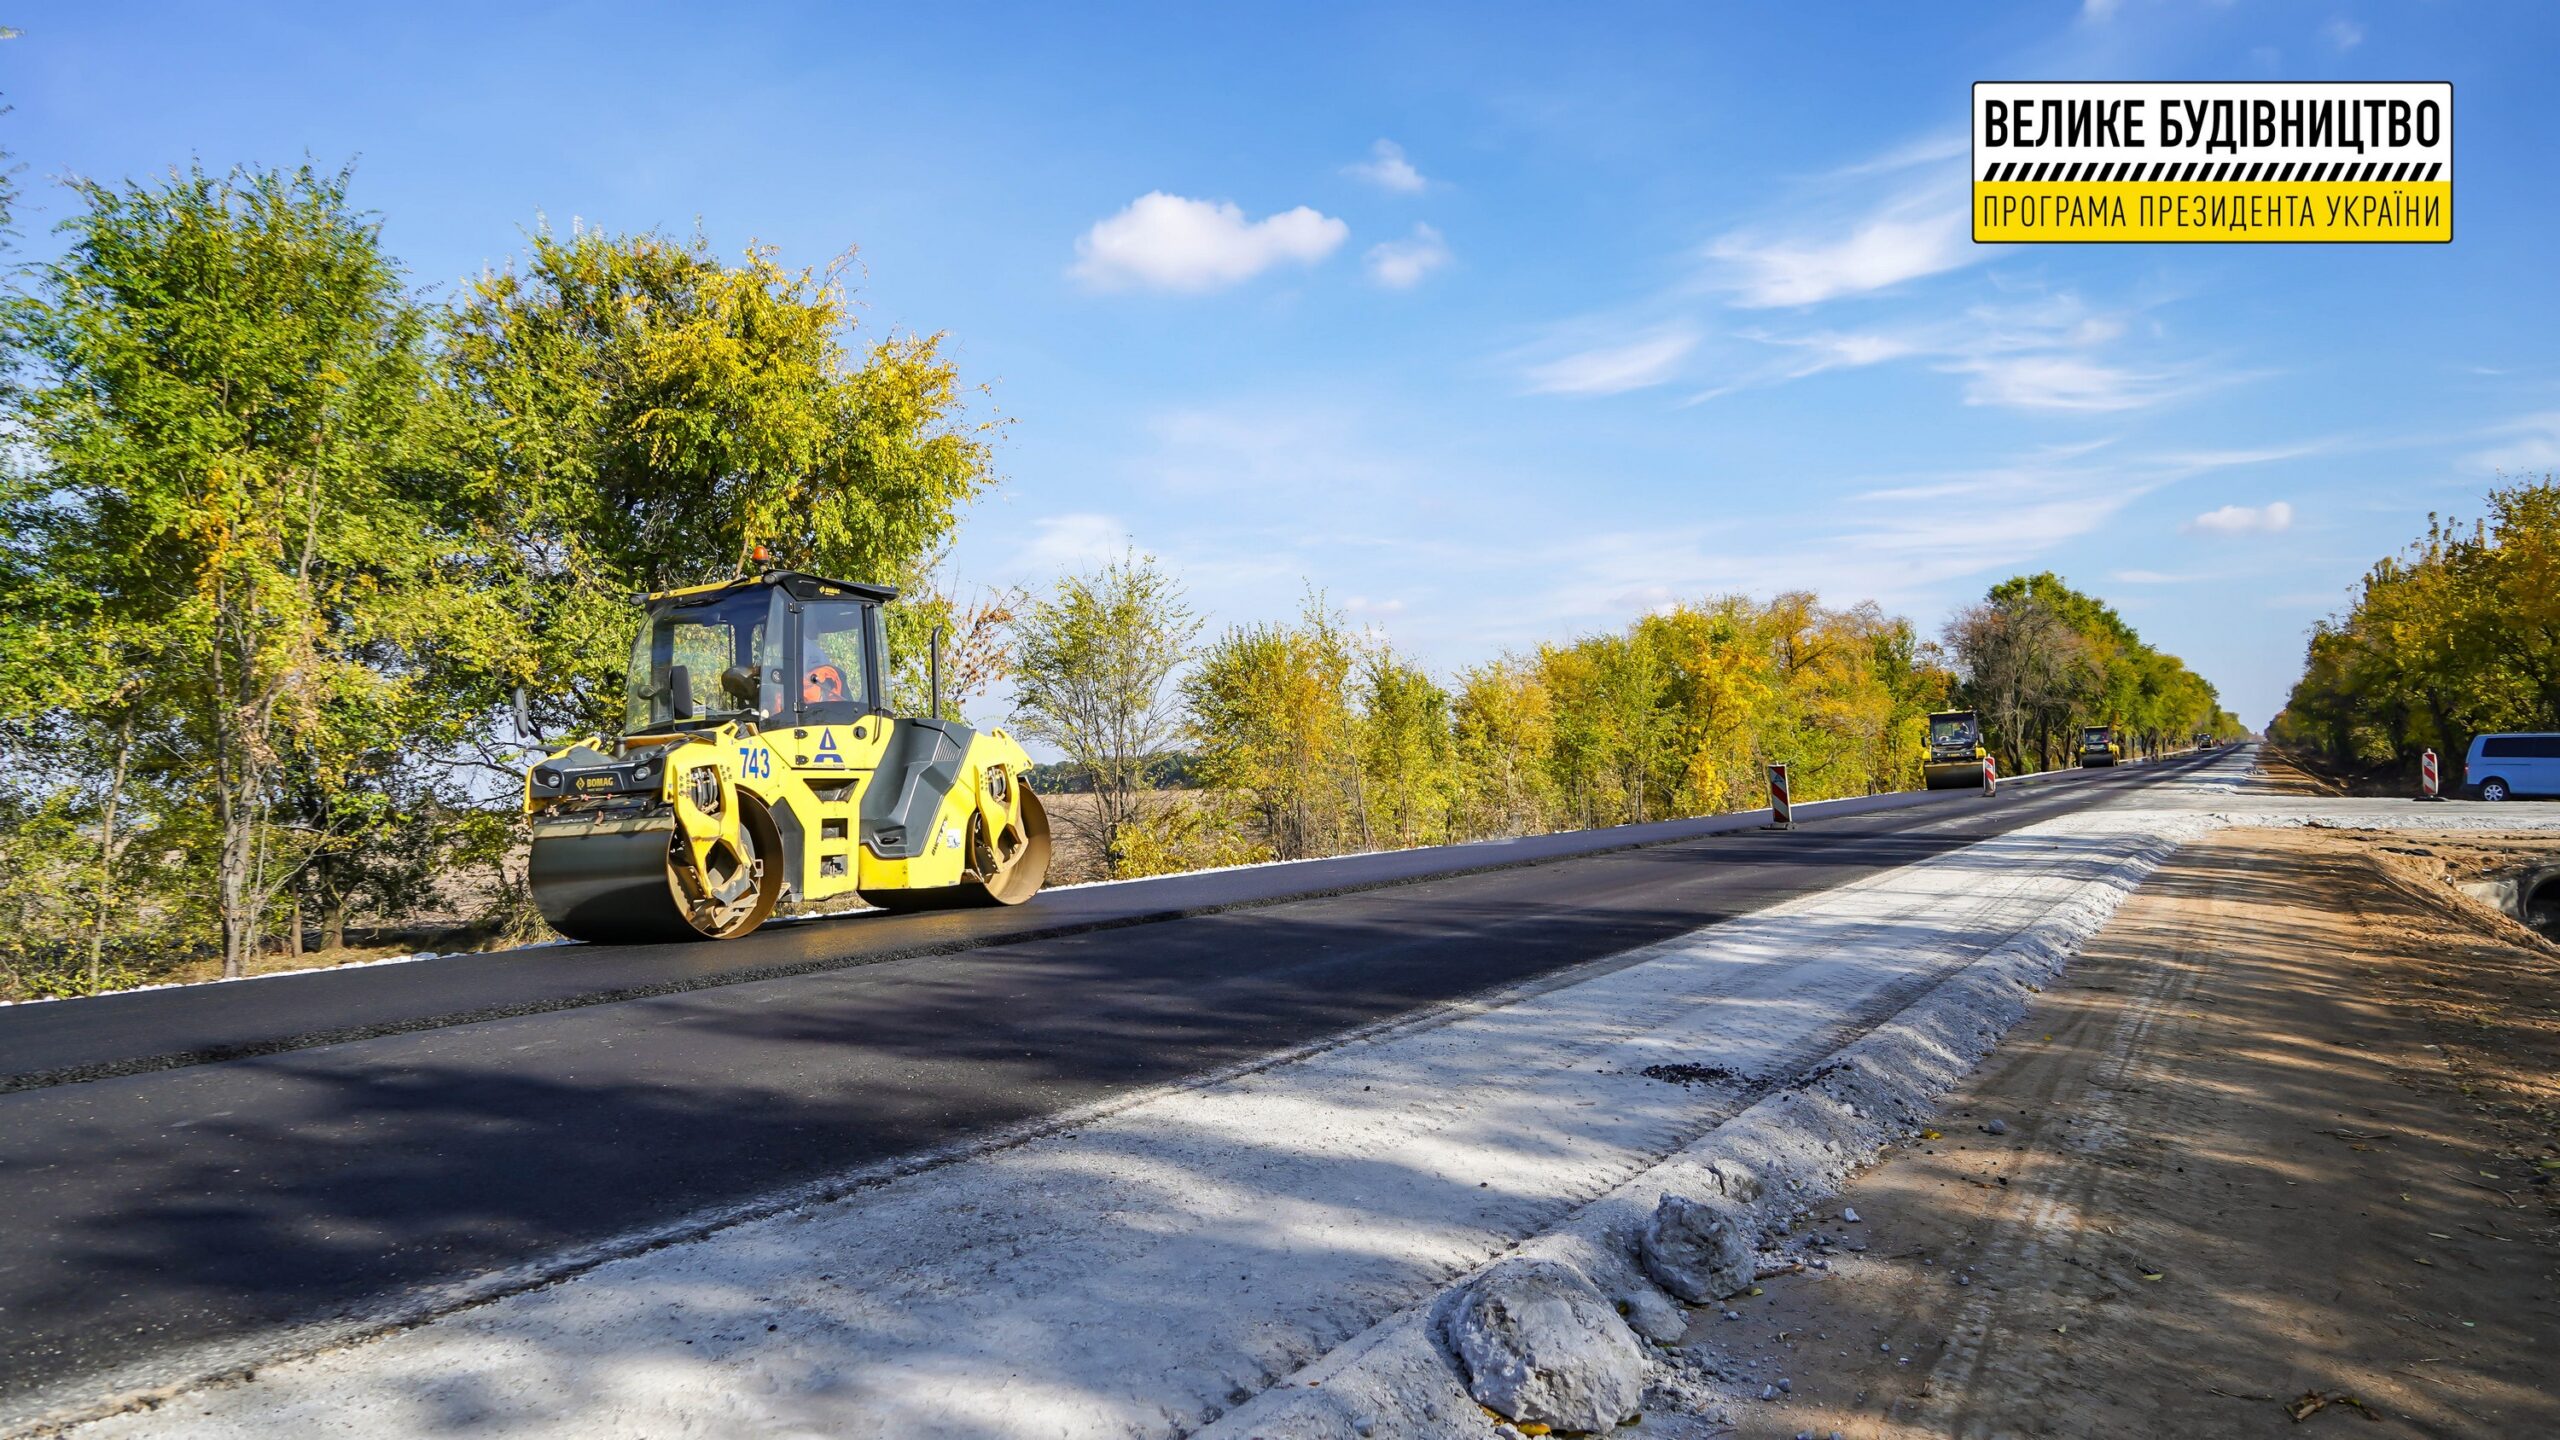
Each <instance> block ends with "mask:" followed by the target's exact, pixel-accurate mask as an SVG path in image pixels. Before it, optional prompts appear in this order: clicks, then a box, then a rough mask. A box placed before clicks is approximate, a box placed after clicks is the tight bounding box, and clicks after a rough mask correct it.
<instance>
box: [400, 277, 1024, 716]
mask: <svg viewBox="0 0 2560 1440" xmlns="http://www.w3.org/2000/svg"><path fill="white" fill-rule="evenodd" d="M853 332H854V325H853V318H852V311H851V309H850V305H849V301H848V299H847V296H846V294H845V291H844V289H843V287H842V285H841V284H840V283H839V282H838V280H837V278H836V274H835V272H834V271H829V272H826V273H824V274H821V273H818V272H814V271H810V270H805V269H804V270H797V271H795V270H789V269H786V268H784V267H783V266H782V265H780V264H779V263H778V262H777V261H776V259H775V257H774V252H773V251H772V250H770V249H768V248H764V247H754V248H750V249H749V250H748V251H747V253H746V254H745V255H744V256H743V257H742V258H741V259H740V260H739V261H738V262H737V263H735V264H730V263H725V262H723V261H722V260H721V259H719V257H717V256H716V255H714V254H713V253H712V252H711V250H710V248H709V246H708V245H707V244H706V243H705V242H704V241H703V240H702V239H701V238H699V237H696V238H694V239H692V240H690V241H681V240H675V239H671V238H669V237H666V236H663V235H657V234H640V235H623V236H615V235H607V234H604V233H602V232H598V231H584V230H582V231H579V232H577V233H575V234H573V235H570V236H567V237H565V238H564V237H561V236H558V235H554V234H551V233H549V232H547V231H546V232H542V233H538V234H536V235H535V236H534V237H533V239H532V242H531V245H530V248H529V250H528V252H527V254H526V255H525V256H524V258H523V259H522V261H521V262H520V263H519V264H517V265H514V266H511V267H509V268H507V269H505V270H502V271H498V272H496V273H493V274H490V275H486V276H484V277H482V278H481V279H480V280H479V281H477V282H475V283H474V284H473V285H472V286H471V288H470V290H469V292H468V293H467V294H466V295H465V296H464V297H463V300H462V302H461V304H460V305H459V306H458V307H457V308H456V309H455V311H454V312H453V314H452V316H451V318H450V320H449V322H448V323H447V325H446V331H445V363H444V367H443V373H444V376H445V379H446V383H447V386H448V390H449V393H450V394H451V395H452V397H453V398H454V399H455V400H456V402H458V406H459V409H460V411H461V412H462V413H461V420H460V423H459V425H458V429H459V431H460V433H461V435H462V437H463V438H462V441H461V442H460V449H461V454H462V465H461V469H462V471H463V477H464V478H463V484H462V487H461V488H462V491H463V493H464V495H465V496H466V497H467V498H468V500H469V501H470V503H471V505H472V507H473V509H474V511H475V513H476V514H477V515H478V516H479V517H481V523H482V524H483V526H485V527H486V529H487V531H488V532H489V539H488V543H487V549H488V550H489V552H490V553H491V554H492V555H493V556H496V557H499V560H500V563H498V564H496V565H494V566H493V567H492V568H491V570H490V572H489V573H488V574H487V575H486V576H485V577H483V582H482V583H484V584H486V585H489V586H490V587H492V588H493V589H496V590H498V591H500V592H502V593H503V594H504V595H505V596H506V598H507V603H508V608H509V610H510V612H511V613H513V614H514V615H515V616H517V617H518V618H517V623H516V624H515V625H514V626H513V627H511V629H510V630H509V631H508V632H507V633H506V634H505V635H503V636H493V637H489V639H490V642H491V643H489V644H487V645H486V646H485V647H484V649H485V653H484V654H483V655H482V657H481V658H482V660H483V661H484V662H485V663H486V664H487V665H488V667H489V675H490V679H491V681H492V683H493V686H495V687H496V688H497V689H499V690H503V688H505V687H508V686H513V685H527V686H530V687H532V688H533V689H534V690H535V691H536V692H537V698H538V701H539V704H538V706H537V710H538V718H539V719H540V721H541V722H542V723H543V724H544V725H545V726H546V727H558V728H571V729H590V730H601V729H609V728H611V727H612V726H614V725H616V724H618V723H619V717H620V713H621V709H622V694H621V685H622V680H623V669H624V666H625V664H626V663H627V656H628V644H629V641H628V637H629V634H630V627H631V620H630V614H629V610H628V608H627V605H626V603H625V602H626V601H627V599H628V597H629V596H630V595H631V594H632V593H633V592H638V591H649V590H662V589H669V588H674V587H677V586H682V585H687V584H699V583H704V582H708V581H716V580H721V579H725V578H727V577H729V576H730V575H733V574H738V573H742V572H744V571H749V570H754V569H759V568H764V567H765V566H767V565H768V564H769V565H771V566H774V567H788V568H795V569H803V570H810V571H815V572H818V573H821V574H828V575H834V576H837V577H839V578H843V579H850V580H868V581H874V582H879V583H886V584H895V585H902V586H910V587H918V586H921V585H923V583H924V582H925V581H926V579H927V572H928V570H929V568H930V566H931V564H932V562H933V561H934V560H935V559H937V558H938V557H939V554H940V547H941V546H942V544H943V542H944V541H945V540H947V539H948V537H949V536H950V535H951V533H952V531H953V529H954V527H955V526H956V524H957V523H958V517H959V513H960V511H961V510H962V508H963V507H965V506H966V505H967V504H968V503H969V502H970V501H971V500H973V499H974V498H976V497H977V496H978V495H979V494H981V493H983V492H984V491H985V490H986V489H987V488H988V486H989V485H991V484H992V483H993V474H992V471H991V468H990V467H991V463H992V452H991V445H992V442H993V439H994V435H995V429H996V422H994V421H992V420H983V419H976V418H973V417H972V416H971V415H970V414H969V413H968V412H967V409H966V406H965V404H964V401H965V399H966V396H965V392H964V388H963V386H962V384H961V381H960V378H959V372H958V368H957V367H956V366H955V365H953V364H952V363H951V362H950V361H949V360H948V359H946V358H945V357H944V355H943V353H942V337H940V336H938V335H933V336H920V337H919V336H891V337H886V338H882V339H877V340H873V341H870V342H869V343H868V344H867V345H865V346H864V347H863V348H861V349H860V350H858V351H857V350H856V349H855V348H853V345H852V343H851V342H852V340H853ZM759 550H762V551H763V552H764V553H765V554H766V555H768V556H769V557H770V559H769V561H760V560H758V559H757V558H756V555H757V552H758V551H759ZM924 599H925V603H923V604H920V605H903V606H899V607H896V608H894V609H893V610H892V611H891V625H892V627H893V628H892V638H893V642H894V645H893V648H894V650H895V652H896V656H895V658H896V660H897V663H898V664H899V666H900V667H901V669H902V671H904V672H909V673H907V674H905V675H904V676H903V677H902V678H903V681H904V683H903V685H902V689H905V690H909V691H912V690H915V689H920V688H921V687H920V686H918V685H917V684H916V683H915V682H916V672H920V671H921V668H922V662H923V648H924V647H923V640H924V637H925V635H926V633H927V632H928V631H929V630H930V629H931V628H932V627H933V626H935V625H938V624H944V623H947V622H948V621H949V619H950V618H951V617H950V616H949V615H948V614H947V613H946V612H947V610H948V606H947V605H946V604H943V603H938V602H937V601H936V600H935V598H934V597H933V596H931V595H927V596H925V597H924ZM493 698H494V692H493Z"/></svg>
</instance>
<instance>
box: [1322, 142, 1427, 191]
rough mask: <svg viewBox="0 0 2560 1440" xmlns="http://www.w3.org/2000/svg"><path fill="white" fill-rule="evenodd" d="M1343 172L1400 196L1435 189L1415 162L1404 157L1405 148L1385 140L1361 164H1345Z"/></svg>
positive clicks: (1370, 150)
mask: <svg viewBox="0 0 2560 1440" xmlns="http://www.w3.org/2000/svg"><path fill="white" fill-rule="evenodd" d="M1342 173H1343V174H1345V175H1349V176H1353V177H1355V178H1357V179H1361V180H1366V181H1368V182H1369V183H1370V184H1372V185H1375V186H1377V187H1378V188H1379V189H1381V190H1392V191H1394V192H1395V193H1397V194H1399V195H1419V194H1421V193H1422V192H1423V191H1425V190H1427V189H1429V188H1431V182H1430V181H1428V180H1425V179H1424V178H1422V172H1421V171H1419V170H1416V169H1414V168H1413V162H1412V161H1410V160H1407V159H1406V158H1404V147H1403V146H1401V145H1399V144H1397V143H1396V142H1394V141H1393V140H1381V141H1379V142H1378V143H1377V144H1375V145H1372V146H1370V147H1369V158H1368V159H1366V160H1363V161H1361V162H1360V163H1359V164H1357V165H1345V166H1343V167H1342Z"/></svg>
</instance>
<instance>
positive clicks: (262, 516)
mask: <svg viewBox="0 0 2560 1440" xmlns="http://www.w3.org/2000/svg"><path fill="white" fill-rule="evenodd" d="M73 188H74V191H75V193H76V194H77V195H78V196H79V198H80V200H81V201H82V202H83V204H84V206H85V208H84V210H83V211H82V213H81V214H79V215H77V216H75V217H74V218H73V219H71V220H70V221H68V222H67V223H66V225H65V227H64V228H65V231H66V233H67V235H68V237H69V245H68V247H67V250H66V253H65V254H64V256H63V258H62V259H61V260H59V261H57V262H55V263H54V264H52V265H50V266H48V267H46V268H45V269H44V271H43V272H42V274H41V276H40V278H39V281H38V293H37V295H36V296H35V297H34V299H33V300H32V301H31V303H29V304H28V305H26V306H25V307H23V309H22V313H21V320H22V324H23V328H24V333H25V335H26V337H27V343H28V347H29V352H30V358H31V359H32V360H33V362H34V365H35V367H36V370H37V375H36V378H35V379H34V380H33V382H32V384H31V387H30V389H29V391H28V393H27V395H26V397H25V400H24V414H25V417H26V422H27V425H28V428H29V432H30V434H31V435H32V436H33V438H34V440H35V443H36V446H37V447H38V449H39V450H40V452H41V459H40V465H41V467H42V469H41V474H40V476H39V477H38V484H39V486H40V487H41V490H42V499H41V501H40V502H39V503H41V504H42V505H43V506H45V507H46V508H48V509H51V510H53V511H55V512H57V513H58V514H59V515H60V516H61V517H63V518H62V521H61V523H60V524H59V525H57V526H55V527H53V528H52V530H51V532H50V533H51V536H52V538H53V539H54V540H55V541H56V542H59V543H55V544H52V545H49V547H48V549H47V551H46V554H45V562H46V564H47V566H48V567H49V568H50V569H51V571H52V573H53V574H55V575H56V576H58V577H59V578H60V580H61V582H62V588H63V589H65V590H68V591H73V592H78V593H81V594H83V595H85V596H86V597H87V598H86V600H84V601H83V602H82V607H81V608H83V609H85V610H87V611H88V613H89V614H91V615H93V616H94V618H95V619H96V620H97V622H99V625H100V629H99V630H98V632H97V633H98V634H100V635H102V636H105V637H108V639H107V640H106V645H107V646H108V647H109V648H111V649H112V650H114V651H115V652H116V654H115V656H114V657H113V658H105V659H102V660H101V662H100V664H99V666H98V668H97V669H95V670H93V671H90V672H86V673H85V674H84V676H83V678H84V679H85V680H86V681H88V682H89V683H87V684H86V685H82V686H79V687H77V688H76V689H75V690H71V691H67V692H66V693H64V694H63V695H62V696H60V697H59V698H61V699H62V700H64V701H66V702H68V703H66V704H65V705H63V706H62V707H61V708H63V709H65V710H72V711H79V710H84V709H86V710H88V711H90V712H91V713H92V714H94V715H95V716H96V717H98V718H99V719H100V720H103V719H104V718H105V717H107V716H109V715H130V714H132V713H134V712H135V711H136V710H137V709H139V710H142V711H146V712H147V713H149V714H151V715H154V716H166V717H168V718H169V720H170V722H171V723H169V724H168V725H167V726H165V727H163V728H162V730H161V739H162V741H163V743H164V744H166V745H167V746H168V747H169V750H168V754H167V755H166V758H165V768H166V769H167V770H168V771H169V772H171V773H173V774H175V775H178V776H180V777H183V780H182V783H183V784H184V786H185V788H186V789H187V790H189V791H191V792H193V793H194V794H196V795H198V796H200V797H201V798H202V801H203V803H204V804H205V805H206V807H207V809H208V810H209V811H210V813H211V816H212V821H213V826H212V828H213V832H214V834H213V843H214V845H215V849H216V854H215V857H214V862H213V867H212V868H213V873H214V890H215V893H216V902H215V911H216V914H217V915H218V917H219V920H220V928H221V937H222V938H221V949H222V956H223V967H224V971H225V973H226V974H235V975H236V974H240V973H244V972H245V969H246V966H247V963H248V959H249V957H250V955H251V954H252V953H253V951H254V950H255V949H256V947H257V944H258V938H259V923H260V919H261V917H262V916H263V914H264V913H265V911H266V909H267V907H268V904H269V902H270V901H271V900H272V898H273V896H274V894H275V893H276V891H277V890H278V889H279V888H281V887H282V886H284V885H285V884H287V883H289V882H290V881H291V879H292V878H293V877H294V875H295V874H296V873H297V872H298V869H299V865H300V861H301V858H302V857H301V855H300V854H299V853H297V852H296V849H295V847H294V846H293V844H292V843H291V839H290V837H289V836H285V835H282V834H279V833H278V832H277V831H276V830H275V828H274V827H273V826H272V825H271V824H270V823H269V822H270V820H271V818H272V816H273V813H274V811H275V808H276V804H277V800H278V796H279V792H280V789H281V788H282V786H283V785H284V783H285V782H286V781H287V779H288V778H289V777H290V776H292V775H293V774H294V773H295V771H296V769H297V766H298V764H300V762H301V761H302V760H303V759H305V758H307V757H309V756H310V755H312V754H313V753H315V751H317V750H322V749H325V748H327V745H328V743H329V741H330V738H331V737H330V736H329V734H328V726H327V716H328V711H329V709H330V707H331V706H332V705H335V704H339V703H346V702H354V703H358V704H361V703H362V702H363V700H364V698H365V697H366V696H368V695H369V694H370V693H371V692H373V691H375V690H377V689H379V688H380V687H382V686H384V685H386V684H392V683H396V682H394V681H392V680H390V679H389V678H387V677H386V676H385V675H384V674H383V673H382V672H380V671H379V670H376V669H375V668H373V667H372V666H370V665H367V664H366V663H364V661H363V659H362V656H361V654H360V652H361V650H362V649H363V647H365V646H366V645H369V644H374V643H377V642H389V643H396V642H397V640H398V638H399V637H400V636H401V635H402V634H403V633H404V631H405V630H406V629H407V627H408V626H409V624H410V623H411V621H412V620H413V618H414V611H413V610H412V608H411V607H410V605H409V599H410V596H411V593H412V592H413V591H414V590H415V589H416V588H417V587H418V586H419V585H420V584H421V583H422V582H423V580H424V575H425V571H426V570H427V568H428V567H429V565H430V564H431V563H432V559H433V556H434V554H435V548H436V547H435V546H434V545H433V544H432V543H431V542H429V541H428V540H427V537H429V536H430V535H432V534H433V533H434V526H433V524H432V514H433V510H434V496H435V494H436V487H435V486H434V485H433V484H432V483H431V482H430V479H429V476H430V467H429V466H428V464H427V463H426V461H427V453H426V446H425V443H424V442H425V438H426V433H427V430H426V426H425V425H424V424H423V422H422V419H421V416H422V412H423V407H422V405H421V397H422V394H423V392H424V388H425V368H424V359H423V350H422V347H421V343H420V342H421V336H422V332H423V325H422V322H421V319H420V317H419V315H418V313H417V311H416V310H415V308H414V307H413V306H412V305H411V304H410V303H409V301H408V299H407V297H406V295H405V293H404V291H403V288H402V285H401V280H400V276H399V273H398V271H397V270H396V268H395V267H394V266H393V265H392V263H391V262H390V261H389V259H388V258H387V257H385V256H384V255H383V253H382V251H381V248H380V246H379V243H378V240H377V236H376V231H375V226H374V224H373V222H372V220H371V219H370V217H367V216H365V215H362V214H360V213H358V212H356V211H355V210H353V209H352V208H351V206H350V205H349V202H348V199H347V176H346V175H345V173H344V172H341V173H338V174H336V175H329V174H322V173H319V172H317V171H314V170H312V169H310V168H308V167H305V168H303V169H300V170H295V171H290V172H261V171H234V172H232V173H230V174H227V175H221V176H213V175H208V174H206V173H204V172H203V171H201V170H191V171H188V172H185V173H181V174H176V175H173V176H172V177H171V178H170V179H169V180H168V181H167V182H166V183H164V184H159V185H131V186H122V187H118V186H109V185H104V184H99V183H93V182H80V183H77V184H75V186H74V187H73ZM21 628H22V633H23V629H24V628H25V627H21ZM34 628H36V629H38V630H41V629H42V627H34ZM134 637H144V638H141V639H136V638H134ZM55 638H59V637H58V636H57V637H55ZM42 641H43V637H42V636H41V635H39V637H38V643H42ZM56 653H57V654H58V655H59V654H63V653H65V652H63V651H61V650H59V649H58V650H57V651H56ZM52 673H55V674H57V675H58V674H60V673H62V672H61V671H60V670H59V669H56V670H54V671H53V672H52ZM114 723H116V724H117V725H118V726H122V724H123V722H122V721H121V720H118V721H116V722H114ZM125 733H127V734H128V735H129V734H130V731H129V730H127V731H126V732H125ZM109 830H110V832H112V827H109ZM113 843H114V841H113V837H112V833H110V837H109V839H108V842H107V845H108V848H110V849H112V846H113Z"/></svg>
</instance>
